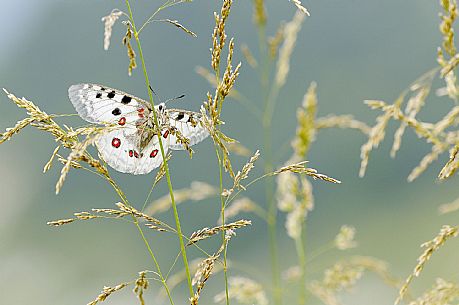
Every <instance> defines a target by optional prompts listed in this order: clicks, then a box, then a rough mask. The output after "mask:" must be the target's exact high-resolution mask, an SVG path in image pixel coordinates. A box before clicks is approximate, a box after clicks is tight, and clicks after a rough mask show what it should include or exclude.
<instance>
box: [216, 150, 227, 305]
mask: <svg viewBox="0 0 459 305" xmlns="http://www.w3.org/2000/svg"><path fill="white" fill-rule="evenodd" d="M215 153H216V154H217V160H218V168H219V179H220V203H221V218H222V226H223V227H224V226H225V199H224V198H223V195H222V194H223V161H222V159H221V157H220V153H219V151H218V147H217V145H215ZM225 234H226V231H225V230H222V243H223V275H224V278H225V296H226V304H227V305H229V289H228V265H227V262H226V252H227V251H226V250H227V247H226V240H225Z"/></svg>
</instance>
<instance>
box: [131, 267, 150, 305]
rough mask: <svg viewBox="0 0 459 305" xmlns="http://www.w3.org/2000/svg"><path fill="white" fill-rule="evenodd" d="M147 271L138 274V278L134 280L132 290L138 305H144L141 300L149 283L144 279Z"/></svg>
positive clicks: (143, 301)
mask: <svg viewBox="0 0 459 305" xmlns="http://www.w3.org/2000/svg"><path fill="white" fill-rule="evenodd" d="M146 274H147V271H141V272H139V278H138V279H136V280H135V284H134V285H135V286H134V289H133V290H132V291H133V292H134V293H135V294H136V295H137V298H138V299H139V302H140V305H145V300H144V298H143V293H144V291H145V290H147V289H148V286H149V282H148V280H147V278H146Z"/></svg>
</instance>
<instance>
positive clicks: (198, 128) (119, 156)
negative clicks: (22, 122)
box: [69, 84, 209, 175]
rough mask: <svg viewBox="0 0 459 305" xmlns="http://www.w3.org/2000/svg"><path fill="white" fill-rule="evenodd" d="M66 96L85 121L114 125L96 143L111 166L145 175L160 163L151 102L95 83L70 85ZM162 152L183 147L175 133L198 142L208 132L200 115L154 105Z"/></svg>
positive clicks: (161, 158)
mask: <svg viewBox="0 0 459 305" xmlns="http://www.w3.org/2000/svg"><path fill="white" fill-rule="evenodd" d="M69 98H70V101H71V102H72V104H73V106H74V107H75V109H76V110H77V112H78V114H79V115H80V116H81V117H82V118H83V119H84V120H86V121H88V122H90V123H96V124H104V125H110V126H115V127H113V129H110V130H109V131H108V132H107V133H105V134H103V135H102V136H101V137H100V138H99V139H98V140H97V142H96V146H97V148H98V150H99V152H100V153H101V155H102V158H103V159H104V160H105V161H106V162H107V164H109V165H110V166H111V167H113V168H114V169H116V170H118V171H120V172H123V173H131V174H135V175H138V174H147V173H149V172H150V171H152V170H153V169H154V168H156V167H158V166H160V165H161V163H162V162H163V157H162V154H161V152H160V145H159V139H158V128H155V121H154V112H153V108H152V106H151V104H150V103H149V102H147V101H145V100H143V99H141V98H138V97H135V96H133V95H130V94H127V93H125V92H122V91H120V90H116V89H112V88H109V87H106V86H101V85H97V84H77V85H72V86H70V88H69ZM155 113H156V116H157V120H158V124H159V126H158V127H159V130H160V131H161V140H162V144H163V149H164V153H165V154H167V151H168V149H173V150H183V149H185V147H184V145H183V144H182V143H181V141H179V140H178V138H177V136H176V135H177V133H180V134H181V135H182V136H183V137H185V138H187V139H189V145H190V146H191V145H194V144H196V143H198V142H201V141H202V140H203V139H205V138H206V137H207V136H208V135H209V134H208V132H207V130H206V129H205V128H204V127H203V126H202V124H201V123H200V117H201V114H199V113H196V112H192V111H186V110H180V109H167V108H166V105H165V104H164V103H161V104H159V105H157V106H155Z"/></svg>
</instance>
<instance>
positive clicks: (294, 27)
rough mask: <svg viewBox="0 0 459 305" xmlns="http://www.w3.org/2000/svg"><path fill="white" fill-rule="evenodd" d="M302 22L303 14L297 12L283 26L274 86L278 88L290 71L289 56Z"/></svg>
mask: <svg viewBox="0 0 459 305" xmlns="http://www.w3.org/2000/svg"><path fill="white" fill-rule="evenodd" d="M303 20H304V13H302V12H301V11H297V12H296V13H295V16H294V17H293V19H292V21H290V22H288V23H287V24H286V25H285V30H284V37H285V39H284V43H283V44H282V46H281V48H280V50H279V59H278V60H277V65H276V75H275V84H276V85H277V86H278V87H279V88H280V87H282V86H283V85H284V84H285V81H286V79H287V75H288V72H289V70H290V56H291V55H292V52H293V48H294V47H295V43H296V38H297V35H298V31H299V30H300V29H301V24H302V23H303Z"/></svg>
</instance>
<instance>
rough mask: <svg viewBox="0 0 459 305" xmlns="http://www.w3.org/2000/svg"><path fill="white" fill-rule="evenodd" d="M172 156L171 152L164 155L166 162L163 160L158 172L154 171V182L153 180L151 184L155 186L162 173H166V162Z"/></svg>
mask: <svg viewBox="0 0 459 305" xmlns="http://www.w3.org/2000/svg"><path fill="white" fill-rule="evenodd" d="M171 157H172V154H171V153H170V152H169V153H168V154H167V155H166V158H165V159H166V162H163V163H161V165H160V167H159V170H158V172H157V173H156V176H155V182H153V186H155V185H156V184H158V182H159V181H161V179H162V178H163V177H164V175H166V163H167V162H169V160H170V159H171Z"/></svg>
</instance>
